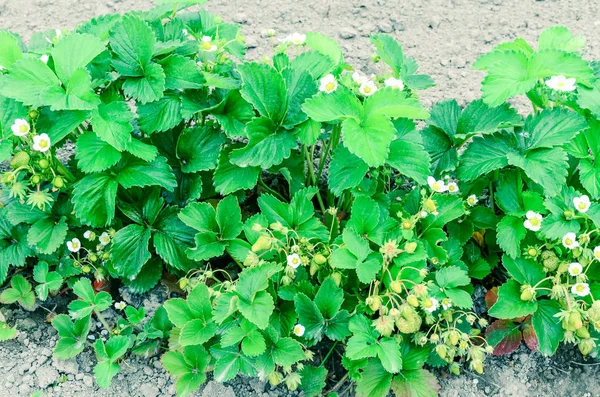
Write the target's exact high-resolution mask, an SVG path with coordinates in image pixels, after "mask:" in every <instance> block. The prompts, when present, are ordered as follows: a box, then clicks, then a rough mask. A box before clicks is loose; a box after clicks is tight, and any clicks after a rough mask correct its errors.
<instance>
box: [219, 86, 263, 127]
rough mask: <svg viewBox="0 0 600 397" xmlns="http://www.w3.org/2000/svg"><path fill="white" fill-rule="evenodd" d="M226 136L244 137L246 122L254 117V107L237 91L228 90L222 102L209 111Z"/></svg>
mask: <svg viewBox="0 0 600 397" xmlns="http://www.w3.org/2000/svg"><path fill="white" fill-rule="evenodd" d="M211 115H212V116H213V117H214V118H215V119H217V121H218V122H219V124H221V127H222V128H223V130H224V131H225V133H226V134H227V136H228V137H245V136H246V131H245V129H246V124H248V123H249V122H250V120H252V119H253V118H254V108H253V107H252V105H251V104H249V103H248V102H246V101H245V100H244V98H242V96H241V94H240V92H239V91H237V90H236V91H229V92H228V93H227V95H226V96H225V99H223V102H222V103H221V104H219V105H218V106H217V107H216V108H214V109H213V110H212V111H211Z"/></svg>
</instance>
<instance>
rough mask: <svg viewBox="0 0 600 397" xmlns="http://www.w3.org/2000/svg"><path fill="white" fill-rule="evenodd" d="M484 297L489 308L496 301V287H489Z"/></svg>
mask: <svg viewBox="0 0 600 397" xmlns="http://www.w3.org/2000/svg"><path fill="white" fill-rule="evenodd" d="M484 299H485V304H486V306H487V308H488V310H489V309H490V307H492V306H494V304H495V303H496V302H497V301H498V287H494V288H492V289H489V290H488V292H486V294H485V298H484Z"/></svg>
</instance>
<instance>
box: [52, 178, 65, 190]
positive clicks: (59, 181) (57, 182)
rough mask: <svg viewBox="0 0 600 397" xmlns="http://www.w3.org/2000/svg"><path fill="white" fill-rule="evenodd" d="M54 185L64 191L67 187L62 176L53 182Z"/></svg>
mask: <svg viewBox="0 0 600 397" xmlns="http://www.w3.org/2000/svg"><path fill="white" fill-rule="evenodd" d="M52 185H53V186H54V187H55V188H57V189H62V188H63V187H64V186H65V181H64V179H63V178H62V177H61V176H57V177H55V178H54V180H52Z"/></svg>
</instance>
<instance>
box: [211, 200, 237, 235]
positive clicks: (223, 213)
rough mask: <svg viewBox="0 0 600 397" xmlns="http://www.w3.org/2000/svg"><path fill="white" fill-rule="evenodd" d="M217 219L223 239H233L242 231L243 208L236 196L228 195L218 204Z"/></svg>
mask: <svg viewBox="0 0 600 397" xmlns="http://www.w3.org/2000/svg"><path fill="white" fill-rule="evenodd" d="M216 220H217V224H218V225H219V230H220V236H221V239H223V240H233V239H234V238H236V237H237V236H239V234H240V233H241V232H242V210H241V209H240V205H239V203H238V200H237V198H236V197H235V196H227V197H225V198H224V199H223V200H221V201H219V204H218V205H217V212H216Z"/></svg>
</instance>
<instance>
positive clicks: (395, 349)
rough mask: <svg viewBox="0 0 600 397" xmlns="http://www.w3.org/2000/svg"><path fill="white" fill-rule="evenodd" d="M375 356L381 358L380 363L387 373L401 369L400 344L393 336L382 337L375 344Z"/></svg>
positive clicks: (393, 372) (394, 372)
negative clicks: (377, 344) (377, 343)
mask: <svg viewBox="0 0 600 397" xmlns="http://www.w3.org/2000/svg"><path fill="white" fill-rule="evenodd" d="M377 348H378V349H377V357H379V360H381V365H383V368H385V370H386V371H387V372H389V373H392V374H396V373H398V372H400V370H401V369H402V356H401V354H400V345H399V344H398V341H397V340H396V339H394V338H383V339H381V340H380V341H379V346H377Z"/></svg>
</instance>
